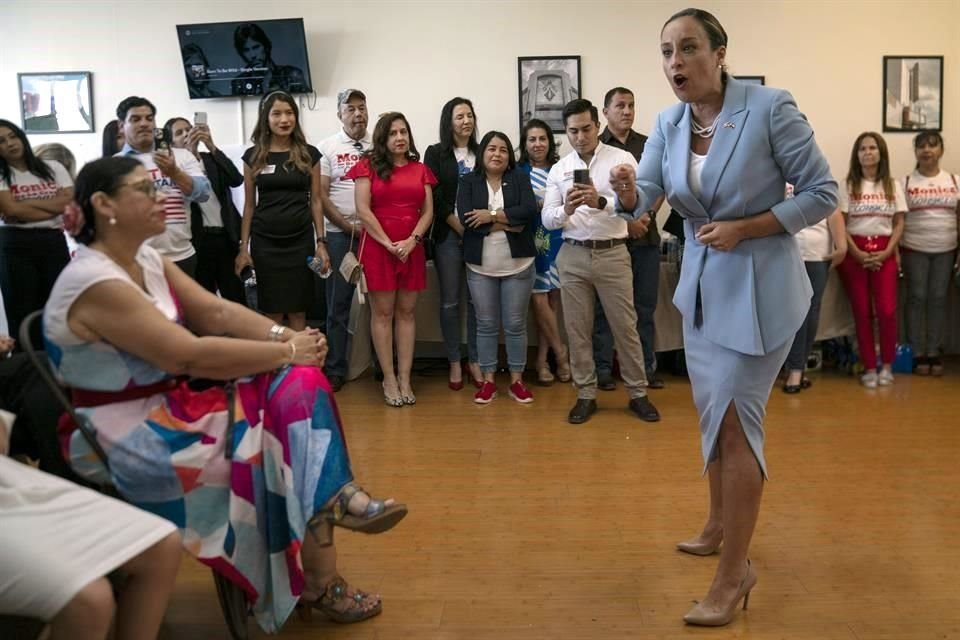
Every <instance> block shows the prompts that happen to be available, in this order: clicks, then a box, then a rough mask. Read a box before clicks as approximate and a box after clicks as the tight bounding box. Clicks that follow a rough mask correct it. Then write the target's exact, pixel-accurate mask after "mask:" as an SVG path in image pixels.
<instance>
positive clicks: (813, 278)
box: [786, 261, 830, 371]
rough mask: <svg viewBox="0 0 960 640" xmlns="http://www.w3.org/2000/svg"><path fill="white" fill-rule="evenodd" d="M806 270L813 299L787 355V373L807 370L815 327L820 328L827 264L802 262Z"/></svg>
mask: <svg viewBox="0 0 960 640" xmlns="http://www.w3.org/2000/svg"><path fill="white" fill-rule="evenodd" d="M803 266H805V267H806V268H807V277H808V278H810V286H811V287H813V297H812V298H811V299H810V309H809V311H807V317H806V318H805V319H804V321H803V324H802V325H800V328H799V329H798V330H797V335H795V336H794V337H793V345H792V346H791V347H790V353H788V354H787V364H786V369H787V371H803V370H804V369H806V368H807V357H808V356H809V355H810V349H812V348H813V341H814V340H816V339H817V327H818V326H820V301H821V300H823V292H824V291H825V290H826V288H827V277H828V276H829V275H830V263H829V262H806V261H805V262H804V263H803Z"/></svg>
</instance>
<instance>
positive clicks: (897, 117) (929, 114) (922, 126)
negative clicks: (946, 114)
mask: <svg viewBox="0 0 960 640" xmlns="http://www.w3.org/2000/svg"><path fill="white" fill-rule="evenodd" d="M941 129H943V56H883V130H884V131H921V130H929V131H940V130H941Z"/></svg>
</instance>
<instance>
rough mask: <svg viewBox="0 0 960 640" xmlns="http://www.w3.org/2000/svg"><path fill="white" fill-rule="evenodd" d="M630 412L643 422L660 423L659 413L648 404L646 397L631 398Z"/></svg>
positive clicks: (648, 399)
mask: <svg viewBox="0 0 960 640" xmlns="http://www.w3.org/2000/svg"><path fill="white" fill-rule="evenodd" d="M630 411H633V412H634V413H635V414H637V417H638V418H640V419H641V420H643V421H644V422H660V412H659V411H657V408H656V407H655V406H653V403H652V402H650V398H648V397H647V396H641V397H639V398H632V399H631V400H630Z"/></svg>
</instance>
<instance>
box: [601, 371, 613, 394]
mask: <svg viewBox="0 0 960 640" xmlns="http://www.w3.org/2000/svg"><path fill="white" fill-rule="evenodd" d="M597 388H598V389H600V390H601V391H615V390H616V388H617V381H616V380H614V379H613V374H612V373H598V374H597Z"/></svg>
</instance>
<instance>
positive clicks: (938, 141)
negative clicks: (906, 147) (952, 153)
mask: <svg viewBox="0 0 960 640" xmlns="http://www.w3.org/2000/svg"><path fill="white" fill-rule="evenodd" d="M922 144H930V145H933V146H935V147H936V146H938V145H939V146H941V147H942V146H943V136H942V135H940V132H939V131H921V132H920V133H918V134H917V135H916V136H915V137H914V138H913V148H914V149H919V148H920V145H922Z"/></svg>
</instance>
